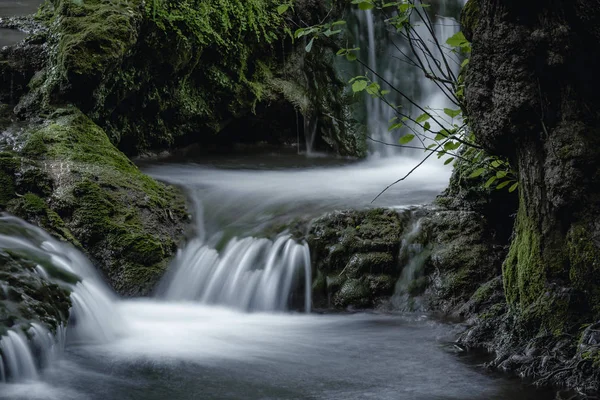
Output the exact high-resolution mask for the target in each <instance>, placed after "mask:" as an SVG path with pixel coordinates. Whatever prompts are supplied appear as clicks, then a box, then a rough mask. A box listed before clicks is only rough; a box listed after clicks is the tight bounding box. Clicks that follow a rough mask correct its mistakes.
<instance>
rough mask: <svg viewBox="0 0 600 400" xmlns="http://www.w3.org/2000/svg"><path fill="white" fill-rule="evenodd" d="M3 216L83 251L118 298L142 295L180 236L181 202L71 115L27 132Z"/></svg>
mask: <svg viewBox="0 0 600 400" xmlns="http://www.w3.org/2000/svg"><path fill="white" fill-rule="evenodd" d="M16 148H17V149H18V150H19V152H17V153H6V157H5V158H3V160H11V161H6V162H5V165H6V166H7V167H6V168H9V167H10V168H12V171H13V174H14V175H13V176H12V179H13V180H12V184H13V187H12V188H11V191H9V192H7V194H6V197H7V199H8V201H7V202H6V209H7V210H8V211H10V212H12V213H14V214H16V215H18V216H20V217H22V218H25V219H27V220H29V221H31V222H34V223H36V224H37V225H39V226H41V227H43V228H44V229H45V230H47V231H48V232H50V233H51V234H53V235H55V236H57V237H59V238H61V239H63V240H66V241H69V242H71V243H73V244H75V245H76V246H78V247H80V248H82V249H84V250H85V251H86V252H88V254H89V255H90V256H91V257H92V258H93V259H94V260H95V261H96V263H97V264H98V265H99V267H100V269H101V270H102V272H103V274H104V275H105V276H106V277H107V278H108V280H109V282H110V283H111V285H112V286H113V287H114V288H115V289H116V290H117V291H118V292H119V293H121V294H124V295H140V294H147V293H148V292H149V291H150V290H151V289H152V288H153V286H154V285H155V283H156V282H157V281H158V280H159V279H160V277H161V276H162V274H163V272H164V270H165V269H166V265H167V263H168V260H169V259H170V257H171V256H172V255H173V253H174V251H175V249H176V247H177V242H178V241H179V240H180V238H181V237H182V234H183V225H184V224H185V221H186V220H187V213H186V209H185V203H184V199H183V196H182V195H181V193H180V192H178V191H177V190H176V189H174V188H172V187H169V186H165V185H163V184H161V183H158V182H156V181H154V180H153V179H151V178H149V177H148V176H146V175H144V174H143V173H141V172H140V171H139V169H138V168H137V167H136V166H135V165H134V164H133V163H132V162H131V161H130V160H129V159H128V158H127V157H126V156H125V155H124V154H123V153H121V152H120V151H119V150H117V149H116V148H115V147H114V146H113V145H112V143H111V142H110V140H109V139H108V137H107V136H106V134H105V133H104V131H103V130H102V129H101V128H100V127H98V126H97V125H96V124H94V123H93V122H92V121H91V120H90V119H89V118H87V117H86V116H85V115H83V113H81V112H80V111H79V110H77V109H75V108H64V109H57V110H55V111H54V112H53V113H52V114H51V115H50V116H49V117H48V118H47V120H45V121H44V122H43V123H41V124H33V123H32V124H29V126H27V128H26V129H25V130H24V131H23V133H22V134H21V135H20V137H19V143H18V144H17V146H16Z"/></svg>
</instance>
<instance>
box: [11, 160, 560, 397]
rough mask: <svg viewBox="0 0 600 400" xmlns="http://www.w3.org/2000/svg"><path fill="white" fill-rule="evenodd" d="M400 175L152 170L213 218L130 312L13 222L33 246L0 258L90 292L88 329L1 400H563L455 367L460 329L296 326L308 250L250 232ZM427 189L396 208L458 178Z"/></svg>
mask: <svg viewBox="0 0 600 400" xmlns="http://www.w3.org/2000/svg"><path fill="white" fill-rule="evenodd" d="M394 161H395V162H391V160H390V161H389V162H385V161H382V160H375V161H368V162H365V163H363V164H352V165H339V164H340V163H341V162H340V161H339V160H328V159H317V160H316V161H315V160H312V161H311V163H313V164H314V163H320V164H321V165H319V166H315V165H313V166H312V167H306V166H303V165H304V164H305V163H306V162H307V161H306V159H303V158H300V157H298V158H294V157H293V156H290V155H286V156H285V157H283V156H281V155H263V156H260V157H259V156H241V157H236V158H233V159H232V158H223V159H215V160H211V161H210V163H208V161H206V160H205V161H204V163H203V164H200V163H191V162H185V163H184V162H182V161H180V163H178V164H172V163H170V164H164V165H163V164H155V165H153V166H145V169H146V170H147V171H148V172H149V173H151V174H152V175H154V176H156V177H159V178H161V179H163V180H167V181H171V182H174V183H176V184H179V185H182V186H183V187H185V188H186V190H187V192H188V193H189V195H190V197H191V198H192V199H193V200H194V201H195V203H196V207H197V209H198V213H196V215H195V220H196V222H195V224H196V231H195V233H194V235H193V236H194V237H193V238H192V239H190V241H189V242H188V245H187V246H186V247H185V248H183V249H182V250H181V252H180V254H179V256H178V258H177V259H176V260H175V261H174V264H173V266H172V270H171V273H170V274H168V275H167V276H166V277H165V281H164V282H163V283H162V285H161V286H160V288H159V290H158V292H157V295H156V297H155V298H150V299H149V298H146V299H132V300H123V299H118V298H116V297H115V296H114V295H112V294H111V293H110V291H109V290H108V289H107V288H106V287H105V285H104V284H103V283H102V282H101V280H100V279H98V278H97V276H96V274H95V272H94V270H93V268H92V267H91V265H90V264H89V262H88V261H87V260H86V259H85V258H84V257H83V256H82V255H81V254H80V253H79V252H77V251H76V250H74V249H73V248H71V247H70V246H67V245H64V244H61V243H58V242H56V241H55V240H54V239H52V238H51V237H50V236H48V235H47V234H46V233H44V232H43V231H41V230H39V229H37V228H34V227H32V226H29V225H27V224H25V223H24V222H22V221H19V220H17V219H14V218H12V217H3V220H2V221H0V222H1V223H3V224H4V225H6V224H14V225H16V226H18V227H19V229H20V230H21V231H22V232H26V234H22V235H21V236H20V237H17V238H14V237H10V236H6V237H4V236H3V237H0V247H2V248H14V247H16V246H19V247H21V248H27V249H29V251H32V252H36V253H37V254H41V255H46V256H47V257H49V258H50V259H51V260H52V262H53V263H54V265H56V266H58V267H61V268H65V269H67V270H70V271H73V272H76V273H77V274H78V275H80V276H82V277H83V281H82V282H81V283H79V284H77V286H76V287H75V288H74V292H73V295H72V296H73V299H74V300H76V301H75V306H74V310H73V314H74V315H75V317H76V318H75V319H76V321H77V324H75V326H74V327H69V329H67V331H66V333H65V334H64V337H62V338H54V339H52V340H46V342H47V345H46V349H47V350H46V353H47V354H49V357H52V358H53V360H52V362H50V363H49V364H48V365H47V366H46V368H44V369H42V370H41V371H39V370H37V369H35V368H34V369H32V370H31V371H29V373H26V372H27V369H25V370H23V369H22V368H21V369H18V371H19V373H20V374H21V376H19V377H18V378H19V379H15V380H12V381H10V382H9V383H5V384H0V399H11V400H15V399H60V400H65V399H107V398H108V399H167V398H168V399H192V398H194V399H195V398H202V399H364V398H373V399H423V400H425V399H473V400H475V399H477V400H479V399H481V400H483V399H486V400H489V399H523V400H524V399H550V398H551V397H549V396H550V395H549V394H545V393H542V392H537V391H534V390H533V389H530V388H527V387H525V386H524V385H522V384H521V383H520V382H519V381H515V380H509V379H507V378H498V377H496V376H488V375H486V374H485V373H483V372H482V371H480V370H479V369H477V368H474V367H472V366H471V364H473V363H474V362H476V361H477V360H472V359H471V358H464V356H460V355H459V354H456V353H455V351H453V347H452V345H451V344H450V342H451V340H452V338H453V334H454V333H455V332H454V328H453V327H452V326H448V325H444V324H442V323H439V322H436V321H435V320H432V319H431V318H429V317H427V316H426V315H421V314H396V315H395V314H377V313H359V314H306V313H302V312H290V311H285V309H286V304H285V299H286V298H287V296H289V294H290V293H289V290H290V289H289V288H291V287H292V286H294V285H295V286H297V287H300V288H303V287H304V286H303V285H305V282H304V280H303V279H302V278H303V276H304V274H305V272H304V269H305V268H307V265H309V264H307V257H308V256H309V255H308V254H307V251H306V247H305V246H304V245H303V244H302V243H296V242H294V241H291V240H290V239H288V238H287V237H286V236H285V235H280V236H279V238H278V239H276V240H269V239H264V238H263V239H261V238H258V237H254V236H252V235H251V234H250V233H249V232H250V231H248V230H247V227H248V226H256V225H259V224H260V223H262V224H267V223H268V222H269V221H274V220H278V219H279V218H281V217H282V216H288V217H290V215H317V214H319V213H321V212H323V211H326V210H328V209H336V208H339V207H342V206H366V205H368V203H369V201H370V199H371V198H372V195H373V193H374V192H376V191H377V189H379V188H380V186H381V183H383V182H388V180H389V179H390V177H392V176H396V175H397V174H399V173H401V172H402V171H403V169H406V168H409V166H408V165H407V163H403V162H402V161H401V160H399V159H395V160H394ZM249 166H252V167H251V168H249ZM427 168H429V169H427ZM209 172H210V173H209ZM420 174H422V175H419V174H417V175H415V176H414V177H412V178H411V179H409V180H408V181H407V185H405V186H403V187H402V188H396V189H395V190H396V193H395V194H394V195H392V196H390V197H389V198H384V200H385V199H387V200H385V202H384V203H385V204H387V205H392V203H394V205H396V206H408V205H414V204H421V203H423V202H427V201H430V200H432V198H433V196H434V195H435V193H436V191H439V190H441V188H442V187H443V185H444V184H445V181H446V179H447V176H448V171H445V170H442V169H440V167H438V166H436V165H429V166H428V167H426V169H425V170H423V172H421V173H420ZM426 176H430V177H431V176H440V178H439V179H438V180H435V179H428V180H425V177H426ZM335 177H339V179H334V178H335ZM424 182H427V183H426V184H425V183H424ZM302 189H310V190H302ZM219 199H225V201H219ZM393 199H396V200H393ZM202 216H204V217H202ZM243 232H246V233H245V234H244V233H243ZM223 243H224V244H223ZM227 260H229V261H227ZM224 271H227V272H226V273H225V272H224ZM290 282H291V283H290ZM215 287H218V288H220V290H218V291H215V290H214V288H215ZM249 293H252V294H249ZM244 299H246V300H244ZM248 299H250V300H248ZM248 310H252V312H248ZM32 329H34V328H32ZM37 335H38V334H37V333H34V334H33V336H34V337H37ZM44 335H47V333H43V334H40V337H45V336H44ZM13 336H15V335H11V336H10V337H9V339H11V340H12V341H10V340H8V341H6V337H5V338H4V340H3V343H5V345H6V346H12V348H13V349H16V350H15V351H16V353H18V354H16V353H15V354H16V355H17V356H18V358H17V360H20V361H18V362H21V363H24V365H25V364H27V363H28V361H27V360H29V358H33V357H34V355H33V353H32V352H31V351H29V350H27V343H26V342H25V341H24V340H23V338H22V337H21V339H20V340H16V339H15V338H14V337H13ZM63 346H64V350H61V348H62V347H63ZM54 349H58V350H57V351H58V353H59V354H58V355H53V352H56V350H54ZM13 353H14V352H13ZM5 354H6V352H5ZM23 360H25V361H23ZM13 364H14V362H13ZM13 364H11V361H9V362H5V365H8V368H15V367H14V366H12V367H11V365H13ZM31 368H33V367H31ZM23 371H25V372H23Z"/></svg>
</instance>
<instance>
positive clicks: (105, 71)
mask: <svg viewBox="0 0 600 400" xmlns="http://www.w3.org/2000/svg"><path fill="white" fill-rule="evenodd" d="M234 3H235V2H233V3H232V4H231V7H230V8H228V9H220V8H219V7H220V5H219V4H221V3H218V2H211V1H207V2H204V3H202V6H201V7H195V6H191V5H190V4H188V2H186V1H182V2H177V3H158V2H143V1H139V0H132V1H127V2H104V1H97V0H89V1H85V2H72V1H70V0H52V1H50V0H48V1H47V2H46V3H44V5H43V6H42V7H41V9H40V12H38V14H37V16H36V19H35V20H32V19H31V18H30V19H18V18H14V19H10V20H7V22H6V23H5V25H9V26H16V27H19V28H21V29H29V30H32V29H33V28H31V27H30V25H34V26H35V34H34V35H33V36H31V37H29V38H28V39H27V40H26V42H25V43H23V44H20V45H18V46H15V47H14V49H13V48H11V49H9V50H7V51H4V54H0V79H1V81H2V82H4V83H6V84H7V86H5V87H6V88H8V87H9V86H8V83H9V82H11V85H12V87H13V89H11V91H10V93H9V91H8V90H0V92H3V93H1V94H0V101H4V102H8V101H10V103H11V104H16V103H18V104H17V106H16V108H15V111H16V113H17V115H18V116H19V117H21V118H29V117H31V116H35V115H36V114H38V113H39V111H40V109H45V108H47V107H49V106H50V108H51V107H52V106H55V105H59V106H62V105H64V104H73V105H75V106H77V107H78V108H79V109H80V110H81V111H83V112H84V113H85V114H86V115H87V116H88V117H90V118H91V119H92V120H93V121H94V122H95V123H96V124H98V125H99V126H100V127H101V128H102V129H104V130H105V132H106V133H107V135H108V137H109V139H110V140H111V142H112V143H113V144H114V145H115V146H117V147H118V148H119V149H120V150H121V151H123V152H124V153H126V154H128V155H136V154H140V153H144V152H148V151H150V152H160V151H163V150H165V149H170V148H173V147H182V146H187V145H190V144H194V143H196V144H202V145H203V146H207V147H214V146H228V148H231V146H232V144H234V143H238V142H239V143H247V142H248V141H253V143H260V142H269V143H271V144H276V145H286V144H291V143H293V142H295V141H296V140H297V138H298V136H300V137H301V139H302V138H304V137H305V136H307V135H308V134H309V132H304V131H305V128H304V127H305V124H304V123H303V121H304V118H313V119H316V120H318V124H319V125H318V132H317V134H316V136H317V139H318V140H317V141H316V143H315V149H319V150H325V151H334V152H337V153H338V154H341V155H345V156H364V154H365V150H366V148H365V138H364V135H361V134H360V133H359V131H358V128H357V127H355V126H354V124H355V121H353V120H352V118H351V116H350V115H349V108H348V104H346V103H347V102H348V101H349V99H346V98H345V97H344V95H343V92H344V91H343V85H344V84H343V83H342V82H341V81H340V80H339V78H338V77H337V74H336V72H335V70H334V68H333V57H332V52H331V50H330V49H326V48H323V49H316V50H315V51H314V52H312V53H311V54H307V53H306V52H305V51H304V46H302V45H292V44H291V42H289V38H288V37H287V33H285V31H284V26H285V23H284V20H283V18H282V17H281V16H279V15H278V14H277V12H276V11H275V8H276V7H277V5H279V2H278V1H276V0H259V1H257V2H256V4H254V3H253V4H249V3H246V2H242V1H240V2H238V3H237V4H234ZM186 7H187V8H186ZM294 10H297V12H298V14H299V15H302V14H303V13H305V12H306V11H307V10H310V13H312V18H313V19H317V20H318V18H323V17H324V16H325V15H326V14H327V12H328V11H329V9H325V7H324V6H323V4H320V3H319V4H305V5H302V4H299V5H298V7H297V8H294ZM290 12H291V11H290ZM294 12H296V11H294ZM217 14H218V15H219V17H216V15H217ZM290 17H291V18H296V17H297V16H294V15H290ZM220 18H222V20H220ZM217 20H219V21H220V22H219V23H216V21H217ZM30 28H31V29H30ZM240 37H244V38H245V40H244V41H240V40H239V38H240ZM34 73H36V75H35V78H34V79H32V78H33V76H34ZM3 89H4V88H3ZM26 93H27V94H28V95H27V96H25V97H23V98H21V95H23V94H26ZM19 99H20V100H19ZM296 112H298V114H299V117H298V118H296V115H295V114H296ZM273 114H280V117H279V118H280V119H281V121H282V122H284V123H283V126H281V127H280V128H281V129H277V130H276V129H274V128H272V127H270V126H268V125H265V124H264V123H262V124H261V120H265V119H267V118H269V116H270V115H273ZM332 118H333V119H332ZM236 122H238V123H236ZM240 124H241V125H240ZM230 125H231V127H230V129H227V130H226V131H227V132H226V134H224V135H219V134H218V133H220V132H222V131H223V130H225V129H226V128H227V127H229V126H230ZM240 127H241V129H240ZM248 128H249V129H248ZM311 129H312V128H311ZM232 142H233V143H232Z"/></svg>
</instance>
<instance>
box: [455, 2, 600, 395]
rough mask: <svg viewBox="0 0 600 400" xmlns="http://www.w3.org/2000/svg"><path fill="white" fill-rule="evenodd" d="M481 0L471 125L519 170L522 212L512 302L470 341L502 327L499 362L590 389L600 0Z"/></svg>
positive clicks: (599, 166) (470, 78) (599, 163)
mask: <svg viewBox="0 0 600 400" xmlns="http://www.w3.org/2000/svg"><path fill="white" fill-rule="evenodd" d="M470 3H477V4H476V7H474V6H471V8H472V9H474V8H477V9H478V10H477V13H470V15H471V16H472V17H473V18H471V20H470V21H463V22H464V23H465V25H468V26H469V27H470V28H471V29H470V30H471V31H472V45H473V52H472V57H471V61H470V63H469V67H468V70H467V75H466V89H465V99H466V106H467V111H468V114H469V120H470V121H471V123H472V127H473V129H474V132H475V134H476V136H477V139H478V141H479V142H480V143H481V144H482V145H483V146H485V147H486V148H487V150H488V151H490V152H491V153H493V154H498V155H502V156H505V157H507V158H508V159H509V160H510V161H511V164H512V165H513V167H514V168H516V170H517V172H518V176H519V210H518V214H517V216H516V221H515V230H514V234H513V238H512V243H511V247H510V251H509V253H508V257H507V259H506V261H505V263H504V266H503V280H504V289H505V294H506V302H507V304H508V306H507V307H506V306H502V305H501V302H500V303H498V305H497V306H496V307H495V308H494V309H493V310H492V311H490V312H486V313H485V314H484V315H485V316H486V317H487V318H484V317H482V318H481V319H480V321H479V322H480V323H481V324H480V325H479V327H480V328H481V327H483V328H481V329H479V328H476V329H475V330H474V331H472V332H470V333H469V334H468V336H467V338H466V339H465V340H466V342H467V343H469V342H477V340H472V339H473V338H474V337H477V336H478V335H480V334H482V332H485V331H486V328H485V327H486V326H487V327H488V328H489V327H491V326H492V325H493V324H496V326H499V327H500V329H496V331H495V334H494V333H492V332H491V329H488V331H489V333H490V334H491V339H490V336H488V338H487V339H481V342H482V343H484V345H486V346H487V347H488V348H492V349H493V350H495V351H496V352H497V354H498V359H497V360H496V361H495V362H494V364H495V365H496V366H499V367H500V368H506V369H513V370H517V371H519V373H521V374H523V375H529V376H537V377H540V376H542V377H545V378H544V379H543V382H542V383H551V382H554V383H560V384H565V383H566V384H568V385H569V386H576V387H579V388H582V389H589V388H590V382H592V381H593V379H595V378H593V376H597V374H596V373H595V372H592V371H594V370H597V365H596V364H594V363H595V361H594V360H595V356H594V352H593V351H591V352H590V350H589V348H588V350H587V351H588V353H585V354H582V353H580V350H582V348H579V347H578V344H577V343H578V339H577V338H580V337H581V338H583V337H582V336H581V332H582V330H583V329H584V328H585V327H586V324H589V323H594V322H595V321H597V320H598V318H600V280H599V276H600V274H599V270H598V267H599V265H600V264H599V261H598V260H600V224H599V223H598V221H600V201H599V200H600V153H599V149H600V147H599V145H600V130H599V129H600V128H599V127H600V111H599V110H600V107H599V106H600V104H599V103H600V100H599V98H598V96H597V91H598V88H599V87H600V77H599V76H598V74H596V73H595V72H594V71H596V70H597V68H598V66H600V52H599V50H600V42H599V41H598V39H599V38H600V4H598V2H597V1H588V0H578V1H553V2H541V1H535V2H533V3H530V4H528V5H527V6H524V5H523V4H520V3H518V2H516V1H512V0H511V1H501V0H477V1H475V0H470ZM466 15H467V13H464V16H466ZM502 307H504V309H503V308H502ZM504 310H508V313H504ZM490 318H491V319H490ZM494 318H495V319H494ZM489 321H493V322H489ZM478 329H479V330H478ZM483 336H485V335H483ZM485 343H487V344H485ZM541 348H544V349H545V350H546V351H547V352H548V354H546V355H545V356H544V357H546V358H548V357H550V359H551V360H552V362H549V363H545V361H544V359H543V357H542V356H540V355H539V354H537V353H536V351H539V350H540V349H541ZM574 360H575V361H574ZM594 365H596V367H594V368H592V367H593V366H594ZM565 368H566V369H565ZM561 370H562V371H561ZM585 376H587V378H584V377H585ZM588 378H589V380H588ZM596 382H597V381H596Z"/></svg>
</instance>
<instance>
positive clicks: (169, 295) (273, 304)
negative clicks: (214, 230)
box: [159, 236, 311, 312]
mask: <svg viewBox="0 0 600 400" xmlns="http://www.w3.org/2000/svg"><path fill="white" fill-rule="evenodd" d="M302 275H304V278H305V282H304V286H305V293H304V296H305V304H304V309H305V311H306V312H310V307H311V284H310V282H311V266H310V252H309V249H308V245H307V244H306V243H304V244H299V243H297V242H296V241H295V240H293V239H292V238H290V237H289V236H280V237H279V238H277V239H276V240H275V241H272V240H269V239H259V238H253V237H247V238H243V239H238V238H234V239H232V240H231V241H230V242H229V243H228V244H227V246H226V247H225V249H224V250H223V251H221V252H220V253H219V252H217V251H216V250H215V249H214V248H211V247H209V246H207V245H206V244H204V243H203V242H202V241H200V240H197V239H195V240H192V241H191V242H190V243H189V244H188V245H187V246H186V248H185V249H184V250H183V251H181V252H180V253H179V254H178V255H177V258H176V260H175V263H174V266H173V271H172V273H171V274H170V275H169V276H167V278H166V281H165V282H164V284H163V286H162V287H163V289H162V290H161V291H160V292H159V295H160V297H163V298H165V299H168V300H176V301H198V302H200V303H205V304H220V305H226V306H230V307H235V308H238V309H241V310H252V311H283V310H286V309H287V308H288V303H289V298H290V295H291V294H292V292H293V288H294V284H295V283H297V282H298V280H299V278H300V277H301V276H302Z"/></svg>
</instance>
